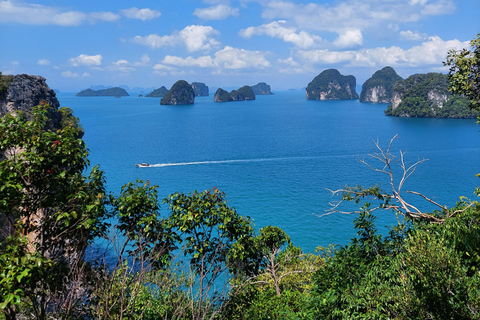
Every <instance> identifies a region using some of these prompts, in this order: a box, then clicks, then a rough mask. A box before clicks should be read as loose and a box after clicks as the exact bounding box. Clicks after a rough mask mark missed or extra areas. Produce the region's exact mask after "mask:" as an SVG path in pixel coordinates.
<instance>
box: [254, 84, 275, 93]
mask: <svg viewBox="0 0 480 320" xmlns="http://www.w3.org/2000/svg"><path fill="white" fill-rule="evenodd" d="M252 90H253V93H255V94H256V95H270V94H272V91H271V88H270V86H269V85H268V84H266V83H265V82H259V83H257V84H256V85H254V86H252Z"/></svg>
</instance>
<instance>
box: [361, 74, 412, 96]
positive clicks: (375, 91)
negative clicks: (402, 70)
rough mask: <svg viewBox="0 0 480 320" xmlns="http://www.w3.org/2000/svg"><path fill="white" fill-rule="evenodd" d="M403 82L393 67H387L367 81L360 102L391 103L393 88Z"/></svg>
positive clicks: (363, 86)
mask: <svg viewBox="0 0 480 320" xmlns="http://www.w3.org/2000/svg"><path fill="white" fill-rule="evenodd" d="M401 80H403V78H402V77H400V76H399V75H398V74H397V73H396V72H395V70H394V69H393V68H392V67H385V68H383V69H381V70H378V71H376V72H375V73H374V74H373V76H372V77H371V78H370V79H368V80H367V81H365V83H364V84H363V85H362V92H361V93H360V102H372V103H391V102H392V96H393V86H394V84H395V83H396V82H398V81H401Z"/></svg>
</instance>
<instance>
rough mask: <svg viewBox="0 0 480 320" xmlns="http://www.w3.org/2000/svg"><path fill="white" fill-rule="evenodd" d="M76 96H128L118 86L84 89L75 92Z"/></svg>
mask: <svg viewBox="0 0 480 320" xmlns="http://www.w3.org/2000/svg"><path fill="white" fill-rule="evenodd" d="M76 96H77V97H128V96H129V94H128V92H127V91H126V90H125V89H123V88H120V87H114V88H108V89H102V90H92V89H86V90H83V91H80V92H79V93H77V94H76Z"/></svg>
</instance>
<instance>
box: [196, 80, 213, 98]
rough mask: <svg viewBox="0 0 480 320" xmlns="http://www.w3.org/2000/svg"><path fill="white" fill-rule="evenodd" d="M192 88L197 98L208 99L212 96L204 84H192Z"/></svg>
mask: <svg viewBox="0 0 480 320" xmlns="http://www.w3.org/2000/svg"><path fill="white" fill-rule="evenodd" d="M192 88H193V91H194V92H195V97H208V96H209V95H210V93H209V91H208V86H206V85H205V83H203V82H192Z"/></svg>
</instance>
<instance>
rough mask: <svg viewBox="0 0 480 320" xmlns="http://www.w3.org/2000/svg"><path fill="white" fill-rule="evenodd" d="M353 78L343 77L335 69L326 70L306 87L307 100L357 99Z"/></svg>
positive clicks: (355, 82)
mask: <svg viewBox="0 0 480 320" xmlns="http://www.w3.org/2000/svg"><path fill="white" fill-rule="evenodd" d="M356 84H357V80H356V79H355V77H354V76H343V75H341V74H340V72H338V70H336V69H328V70H325V71H323V72H322V73H320V74H319V75H318V76H316V77H315V78H314V79H313V80H312V81H311V82H310V83H309V84H308V86H307V89H306V91H307V100H352V99H358V94H357V92H356V91H355V86H356Z"/></svg>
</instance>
